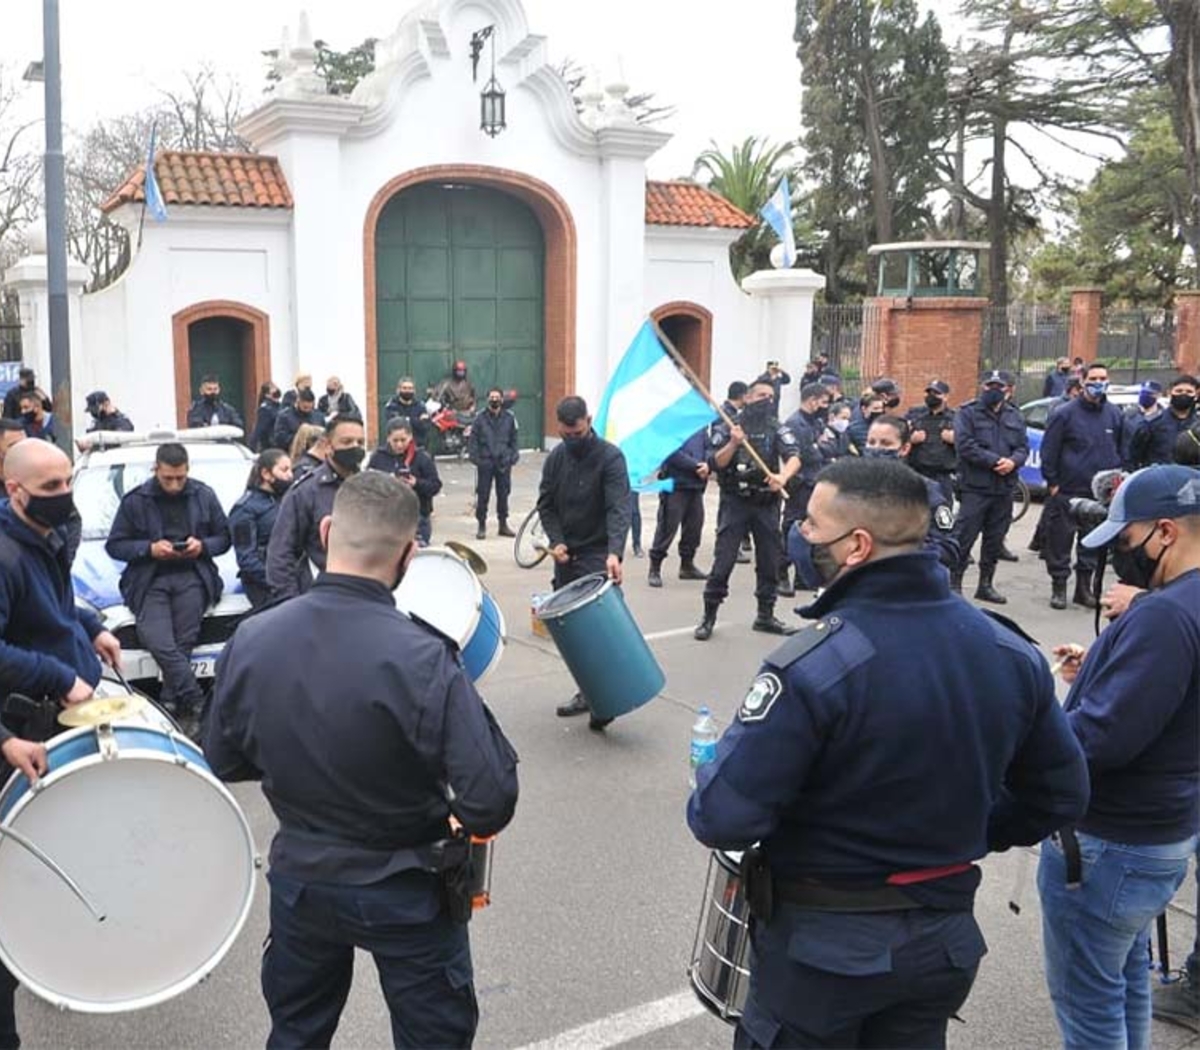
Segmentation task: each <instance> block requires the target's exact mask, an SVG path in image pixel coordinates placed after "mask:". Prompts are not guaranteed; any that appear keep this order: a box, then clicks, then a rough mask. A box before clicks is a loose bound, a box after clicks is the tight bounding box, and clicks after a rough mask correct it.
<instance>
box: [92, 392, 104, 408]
mask: <svg viewBox="0 0 1200 1050" xmlns="http://www.w3.org/2000/svg"><path fill="white" fill-rule="evenodd" d="M107 400H108V395H107V394H106V393H105V392H104V391H103V390H93V391H92V392H91V393H90V394H88V396H87V407H88V408H99V407H100V406H101V405H102V404H104V402H105V401H107Z"/></svg>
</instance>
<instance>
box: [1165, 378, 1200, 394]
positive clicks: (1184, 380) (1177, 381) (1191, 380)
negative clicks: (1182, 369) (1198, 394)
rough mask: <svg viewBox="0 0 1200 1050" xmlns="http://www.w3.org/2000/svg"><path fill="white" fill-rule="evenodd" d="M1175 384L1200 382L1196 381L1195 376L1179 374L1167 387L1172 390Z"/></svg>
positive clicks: (1186, 384)
mask: <svg viewBox="0 0 1200 1050" xmlns="http://www.w3.org/2000/svg"><path fill="white" fill-rule="evenodd" d="M1173 386H1200V383H1197V382H1196V377H1195V376H1189V375H1178V376H1176V377H1175V378H1174V379H1172V380H1171V382H1170V383H1168V384H1167V389H1168V390H1170V389H1171V387H1173Z"/></svg>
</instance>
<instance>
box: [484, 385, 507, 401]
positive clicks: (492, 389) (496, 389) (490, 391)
mask: <svg viewBox="0 0 1200 1050" xmlns="http://www.w3.org/2000/svg"><path fill="white" fill-rule="evenodd" d="M493 394H499V395H500V400H501V401H503V400H504V391H503V390H501V389H500V388H499V387H498V386H489V387H488V392H487V396H488V397H491V396H492V395H493Z"/></svg>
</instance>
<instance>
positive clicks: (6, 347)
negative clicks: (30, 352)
mask: <svg viewBox="0 0 1200 1050" xmlns="http://www.w3.org/2000/svg"><path fill="white" fill-rule="evenodd" d="M20 360H21V312H20V309H19V304H18V301H17V296H16V293H15V292H13V291H12V290H11V289H9V288H0V361H20Z"/></svg>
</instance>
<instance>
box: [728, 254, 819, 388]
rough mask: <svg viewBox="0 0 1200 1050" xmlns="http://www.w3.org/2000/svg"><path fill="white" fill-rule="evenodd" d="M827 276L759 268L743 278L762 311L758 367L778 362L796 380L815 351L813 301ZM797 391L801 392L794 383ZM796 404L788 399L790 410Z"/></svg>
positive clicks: (743, 284)
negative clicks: (770, 362)
mask: <svg viewBox="0 0 1200 1050" xmlns="http://www.w3.org/2000/svg"><path fill="white" fill-rule="evenodd" d="M824 287H825V278H824V277H822V276H821V275H820V274H819V273H815V272H814V271H812V270H803V269H802V270H759V271H758V272H756V273H752V274H750V276H749V277H747V278H745V279H744V280H743V281H742V290H743V291H745V292H748V293H749V294H750V296H751V300H752V301H753V302H754V303H755V305H756V306H757V307H758V312H759V325H758V331H759V348H760V349H761V351H762V353H761V354H760V355H759V357H760V361H759V362H758V364H757V367H759V368H761V367H762V365H763V364H764V363H765V362H766V361H778V362H779V364H780V367H782V368H783V370H784V371H785V372H787V373H789V374H790V375H791V376H792V377H793V379H794V380H796V381H797V382H798V381H799V379H800V376H801V375H802V374H803V372H804V366H805V365H806V364H808V360H809V356H810V354H811V352H812V326H813V301H814V299H815V298H816V295H817V292H818V291H820V290H821V289H823V288H824ZM792 390H793V392H794V393H799V391H798V390H797V389H796V387H795V386H794V385H793V387H792ZM792 407H794V406H792V405H791V404H790V402H789V410H790V409H791V408H792Z"/></svg>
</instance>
